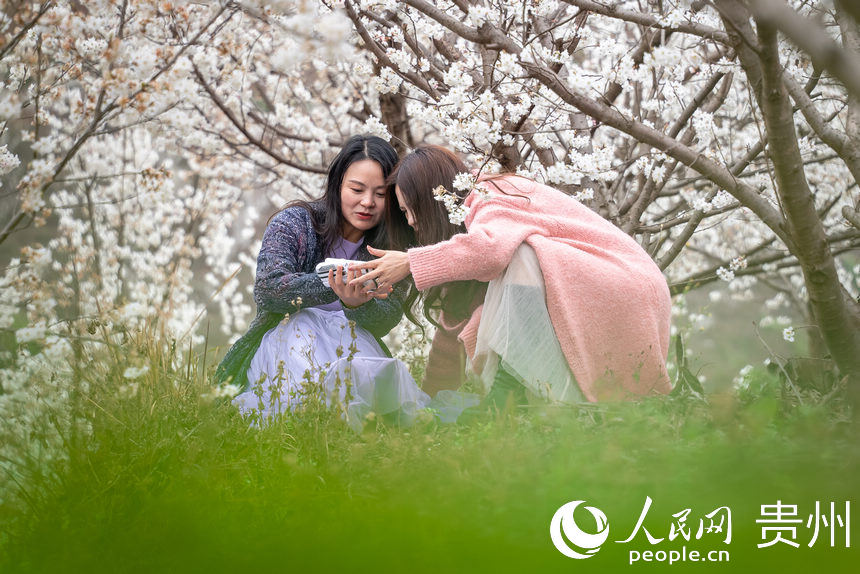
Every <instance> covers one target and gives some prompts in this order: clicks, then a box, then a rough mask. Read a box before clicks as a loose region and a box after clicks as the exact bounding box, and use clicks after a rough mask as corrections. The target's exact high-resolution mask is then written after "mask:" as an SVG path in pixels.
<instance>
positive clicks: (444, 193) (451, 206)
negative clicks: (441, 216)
mask: <svg viewBox="0 0 860 574" xmlns="http://www.w3.org/2000/svg"><path fill="white" fill-rule="evenodd" d="M433 199H435V200H436V201H441V202H442V203H443V204H444V205H445V210H446V211H447V212H448V221H450V222H451V223H452V224H454V225H461V224H462V223H463V222H464V221H466V217H467V216H468V215H469V208H468V207H466V206H465V205H464V204H463V200H461V199H460V198H459V197H457V195H456V194H455V193H454V192H451V191H448V190H447V189H445V187H444V186H442V185H440V186H438V187H436V188H434V189H433Z"/></svg>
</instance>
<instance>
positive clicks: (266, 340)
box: [233, 239, 430, 432]
mask: <svg viewBox="0 0 860 574" xmlns="http://www.w3.org/2000/svg"><path fill="white" fill-rule="evenodd" d="M360 246H361V241H359V242H358V243H353V242H351V241H347V240H345V239H341V240H340V241H339V242H338V243H336V244H335V245H334V246H333V247H332V249H330V250H329V253H328V254H327V256H328V257H336V258H342V259H353V258H354V257H355V254H356V252H357V251H358V249H359V247H360ZM248 381H249V382H250V385H249V387H248V389H247V390H246V391H245V392H243V393H241V394H240V395H238V396H236V398H235V399H233V403H234V404H235V405H236V406H238V407H239V409H240V410H241V411H242V412H244V413H247V414H251V413H254V414H258V415H259V416H261V417H263V418H268V417H270V416H272V415H275V414H277V413H280V412H284V411H287V410H290V409H294V408H296V407H297V406H299V405H301V404H302V403H303V402H304V401H306V400H308V398H309V397H310V396H311V395H313V396H314V397H318V396H319V393H320V392H322V393H323V394H324V397H325V400H326V402H327V403H329V404H331V402H332V401H339V402H340V403H341V405H342V406H343V407H344V410H345V414H346V419H347V422H348V423H349V425H350V427H352V428H353V429H354V430H356V431H357V432H360V431H361V430H362V428H363V426H364V421H365V418H366V417H367V415H368V414H369V413H370V412H374V413H375V414H376V415H379V416H382V417H385V416H390V417H393V418H395V419H396V420H397V421H398V422H399V423H400V424H404V423H405V424H408V423H409V421H410V419H412V418H414V417H415V415H416V414H417V412H418V411H419V410H420V409H423V408H425V407H426V406H428V404H429V403H430V397H429V396H428V395H427V394H426V393H425V392H424V391H422V390H421V389H420V388H419V387H418V385H417V384H416V383H415V381H414V379H413V378H412V376H411V375H410V374H409V370H408V369H407V367H406V365H405V364H404V363H403V362H401V361H398V360H397V359H392V358H390V357H388V356H387V355H386V354H385V352H384V351H383V349H382V347H381V346H380V345H379V343H378V342H377V340H376V338H374V336H373V335H372V334H371V333H370V332H369V331H367V330H366V329H364V328H362V327H361V326H359V325H357V324H356V323H355V322H350V320H349V319H347V317H346V315H345V314H344V308H343V306H342V305H341V302H340V300H339V299H335V301H333V302H331V303H325V304H319V305H316V306H313V307H308V308H303V309H301V310H299V311H298V312H295V313H292V314H290V315H288V316H287V317H285V318H284V320H283V321H281V322H280V323H279V324H278V325H276V326H275V327H274V328H272V329H271V330H269V331H268V332H267V333H266V334H265V335H263V339H262V341H261V342H260V346H259V348H258V349H257V351H256V353H255V354H254V357H253V359H252V360H251V364H250V367H249V368H248Z"/></svg>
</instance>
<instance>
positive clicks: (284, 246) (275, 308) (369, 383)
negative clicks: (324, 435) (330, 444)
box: [215, 136, 426, 424]
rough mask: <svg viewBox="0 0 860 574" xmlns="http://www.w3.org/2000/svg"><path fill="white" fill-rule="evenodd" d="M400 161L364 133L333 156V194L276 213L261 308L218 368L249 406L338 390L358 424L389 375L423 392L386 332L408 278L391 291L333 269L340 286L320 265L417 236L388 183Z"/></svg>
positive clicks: (265, 255)
mask: <svg viewBox="0 0 860 574" xmlns="http://www.w3.org/2000/svg"><path fill="white" fill-rule="evenodd" d="M396 162H397V154H396V152H395V151H394V149H393V148H392V147H391V146H390V145H389V144H388V143H387V142H385V141H384V140H382V139H380V138H378V137H375V136H354V137H352V138H351V139H350V140H349V141H348V142H347V143H346V144H345V145H344V147H343V149H341V151H340V153H339V154H338V155H337V157H335V159H334V160H333V161H332V163H331V165H330V166H329V170H328V176H327V180H326V187H325V193H324V195H323V196H322V197H321V198H320V199H318V200H316V201H313V202H305V201H295V202H292V203H291V204H289V205H288V206H287V207H286V208H285V209H283V210H282V211H280V212H278V213H277V214H275V215H274V216H273V217H272V219H271V220H270V221H269V224H268V227H267V228H266V231H265V233H264V235H263V241H262V246H261V248H260V253H259V255H258V257H257V273H256V278H255V281H254V300H255V302H256V304H257V316H256V317H255V319H254V321H253V322H252V323H251V326H250V328H249V329H248V332H247V333H246V334H245V335H243V336H242V337H241V338H240V339H239V340H238V341H236V343H235V344H234V345H233V346H232V347H231V348H230V350H229V351H228V352H227V354H226V356H225V357H224V359H223V361H222V362H221V364H220V365H219V366H218V368H217V370H216V374H215V380H216V383H218V384H228V383H232V384H233V385H236V386H238V387H240V388H242V389H244V391H243V392H242V393H241V394H239V395H238V396H237V397H236V398H235V399H234V401H233V402H234V404H236V405H237V406H238V407H239V409H240V410H242V411H243V412H246V413H247V412H255V413H259V414H260V415H262V416H263V417H266V416H269V415H271V414H275V413H278V412H283V411H285V410H288V409H290V408H293V407H295V406H297V405H298V404H301V403H302V402H303V401H304V400H305V399H306V398H307V395H308V393H313V392H324V393H325V394H326V398H327V399H328V398H330V396H329V395H331V394H332V393H337V394H339V395H340V396H341V398H342V399H345V400H346V401H347V402H349V403H350V404H349V405H347V406H348V407H349V409H351V411H353V412H351V414H350V417H349V418H350V423H351V424H353V423H355V422H356V421H355V420H352V419H354V418H356V417H357V418H359V419H360V418H361V417H363V415H364V414H366V413H367V412H369V410H377V411H378V409H377V408H375V406H374V403H375V402H379V401H378V400H377V399H378V398H379V397H377V395H379V394H380V389H377V388H376V387H378V386H379V384H378V383H379V381H380V380H381V379H384V383H383V384H384V386H385V388H386V393H387V394H388V395H389V396H388V397H387V400H388V402H392V399H396V400H395V401H393V402H394V403H396V404H397V405H401V404H403V403H404V402H406V403H410V404H411V403H415V402H416V401H417V402H418V403H421V402H423V397H420V395H423V393H421V391H420V389H418V388H417V386H416V385H415V383H414V381H413V380H412V378H411V377H410V376H409V373H408V372H407V371H406V369H405V367H404V366H403V365H402V363H400V362H399V361H395V360H393V359H390V358H388V357H389V353H388V350H387V349H386V347H385V345H384V344H383V343H382V342H381V340H380V338H381V337H382V336H383V335H385V334H386V333H388V332H389V331H390V330H391V329H392V328H393V327H394V326H395V325H396V324H397V323H398V322H399V321H400V318H401V316H402V314H403V309H402V306H401V303H402V300H403V297H404V295H405V293H406V287H407V286H406V285H405V284H404V285H395V286H390V285H380V286H378V289H379V290H381V291H382V292H384V293H390V295H389V296H388V297H387V298H384V299H378V298H374V297H373V295H372V294H367V293H364V292H363V290H362V289H360V288H356V287H351V286H348V285H347V284H345V283H344V282H343V278H342V276H341V275H340V272H341V270H340V269H338V270H337V271H336V272H335V271H333V272H332V273H330V274H329V277H328V280H329V284H330V285H331V286H332V287H331V288H330V287H328V286H326V285H325V283H324V282H323V281H322V280H321V279H320V277H318V276H317V274H316V273H315V266H316V265H317V263H320V262H321V261H323V260H324V259H325V258H327V257H335V258H340V259H360V260H368V259H370V258H371V256H370V254H369V253H368V251H367V246H368V245H371V246H373V247H380V246H391V245H405V244H406V243H408V242H409V239H410V236H409V233H410V231H409V228H408V226H407V225H406V221H405V219H404V217H403V215H402V213H401V212H400V211H399V210H398V209H396V206H397V204H396V202H395V201H394V198H393V193H392V191H391V189H390V187H389V186H387V185H386V178H387V177H388V175H389V174H390V173H391V171H392V170H393V168H394V165H395V164H396ZM385 248H387V247H385ZM349 278H352V276H351V275H350V276H349ZM345 373H346V374H348V377H347V378H348V380H346V381H345V380H344V374H345ZM309 383H311V384H309ZM320 385H321V386H320ZM347 391H348V392H347ZM392 393H394V395H396V396H390V395H391V394H392ZM363 395H364V396H363ZM424 396H426V395H424ZM374 397H376V398H374ZM356 401H358V404H353V403H356ZM378 414H385V413H378Z"/></svg>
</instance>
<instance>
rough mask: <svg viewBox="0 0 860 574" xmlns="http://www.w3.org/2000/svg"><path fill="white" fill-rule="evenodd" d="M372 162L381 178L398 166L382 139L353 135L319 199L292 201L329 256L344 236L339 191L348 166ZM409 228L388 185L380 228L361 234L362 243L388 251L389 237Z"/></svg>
mask: <svg viewBox="0 0 860 574" xmlns="http://www.w3.org/2000/svg"><path fill="white" fill-rule="evenodd" d="M365 159H371V160H373V161H375V162H376V163H378V164H379V167H381V168H382V177H384V178H386V179H387V178H388V176H389V175H390V174H391V173H392V172H393V171H394V167H395V165H397V152H396V151H395V150H394V148H393V147H392V146H391V144H389V143H388V142H387V141H385V140H384V139H382V138H380V137H377V136H372V135H355V136H352V137H351V138H349V140H347V142H346V143H345V144H344V145H343V147H342V148H341V150H340V152H338V154H337V156H335V158H334V159H333V160H332V161H331V163H330V164H329V166H328V174H327V176H326V182H325V191H324V193H323V195H322V197H320V198H318V199H316V200H313V201H305V200H302V199H297V200H294V201H291V202H290V203H288V204H287V205H286V206H284V209H287V208H289V207H296V206H298V207H303V208H305V209H307V210H308V212H309V213H310V214H311V218H312V220H313V223H314V230H315V231H316V232H317V233H318V234H319V235H320V237H321V238H322V241H323V253H328V251H329V249H330V248H331V246H332V245H334V244H335V243H336V242H337V241H338V240H339V239H340V238H341V236H342V233H343V212H342V211H341V207H340V203H341V198H340V189H341V187H342V185H343V177H344V175H345V174H346V170H347V169H349V166H351V165H352V164H354V163H355V162H357V161H362V160H365ZM404 229H408V226H407V224H406V219H405V217H404V216H403V214H402V213H401V212H400V210H399V209H398V208H397V198H396V197H395V196H394V186H387V189H386V195H385V211H384V213H383V214H382V219H380V222H379V225H377V226H376V227H374V228H373V229H371V230H369V231H367V233H365V234H364V244H365V245H372V246H373V247H377V248H379V249H390V248H391V246H392V237H393V236H394V237H401V236H403V234H404V233H406V231H405V230H404Z"/></svg>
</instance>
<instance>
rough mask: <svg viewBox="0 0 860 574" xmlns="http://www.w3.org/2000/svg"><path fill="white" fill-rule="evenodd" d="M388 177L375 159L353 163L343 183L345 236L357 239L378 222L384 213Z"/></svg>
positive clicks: (342, 206)
mask: <svg viewBox="0 0 860 574" xmlns="http://www.w3.org/2000/svg"><path fill="white" fill-rule="evenodd" d="M385 195H386V191H385V176H384V175H383V173H382V167H380V165H379V164H378V163H376V162H375V161H373V160H372V159H363V160H360V161H357V162H355V163H353V164H351V165H350V166H349V167H348V168H347V169H346V173H344V175H343V181H342V182H341V185H340V209H341V213H342V214H343V238H344V239H346V240H348V241H353V242H355V241H358V240H359V239H361V238H362V237H363V236H364V233H365V232H366V231H369V230H371V229H373V228H374V227H376V226H377V225H379V222H380V221H381V220H382V216H383V214H384V213H385Z"/></svg>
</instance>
